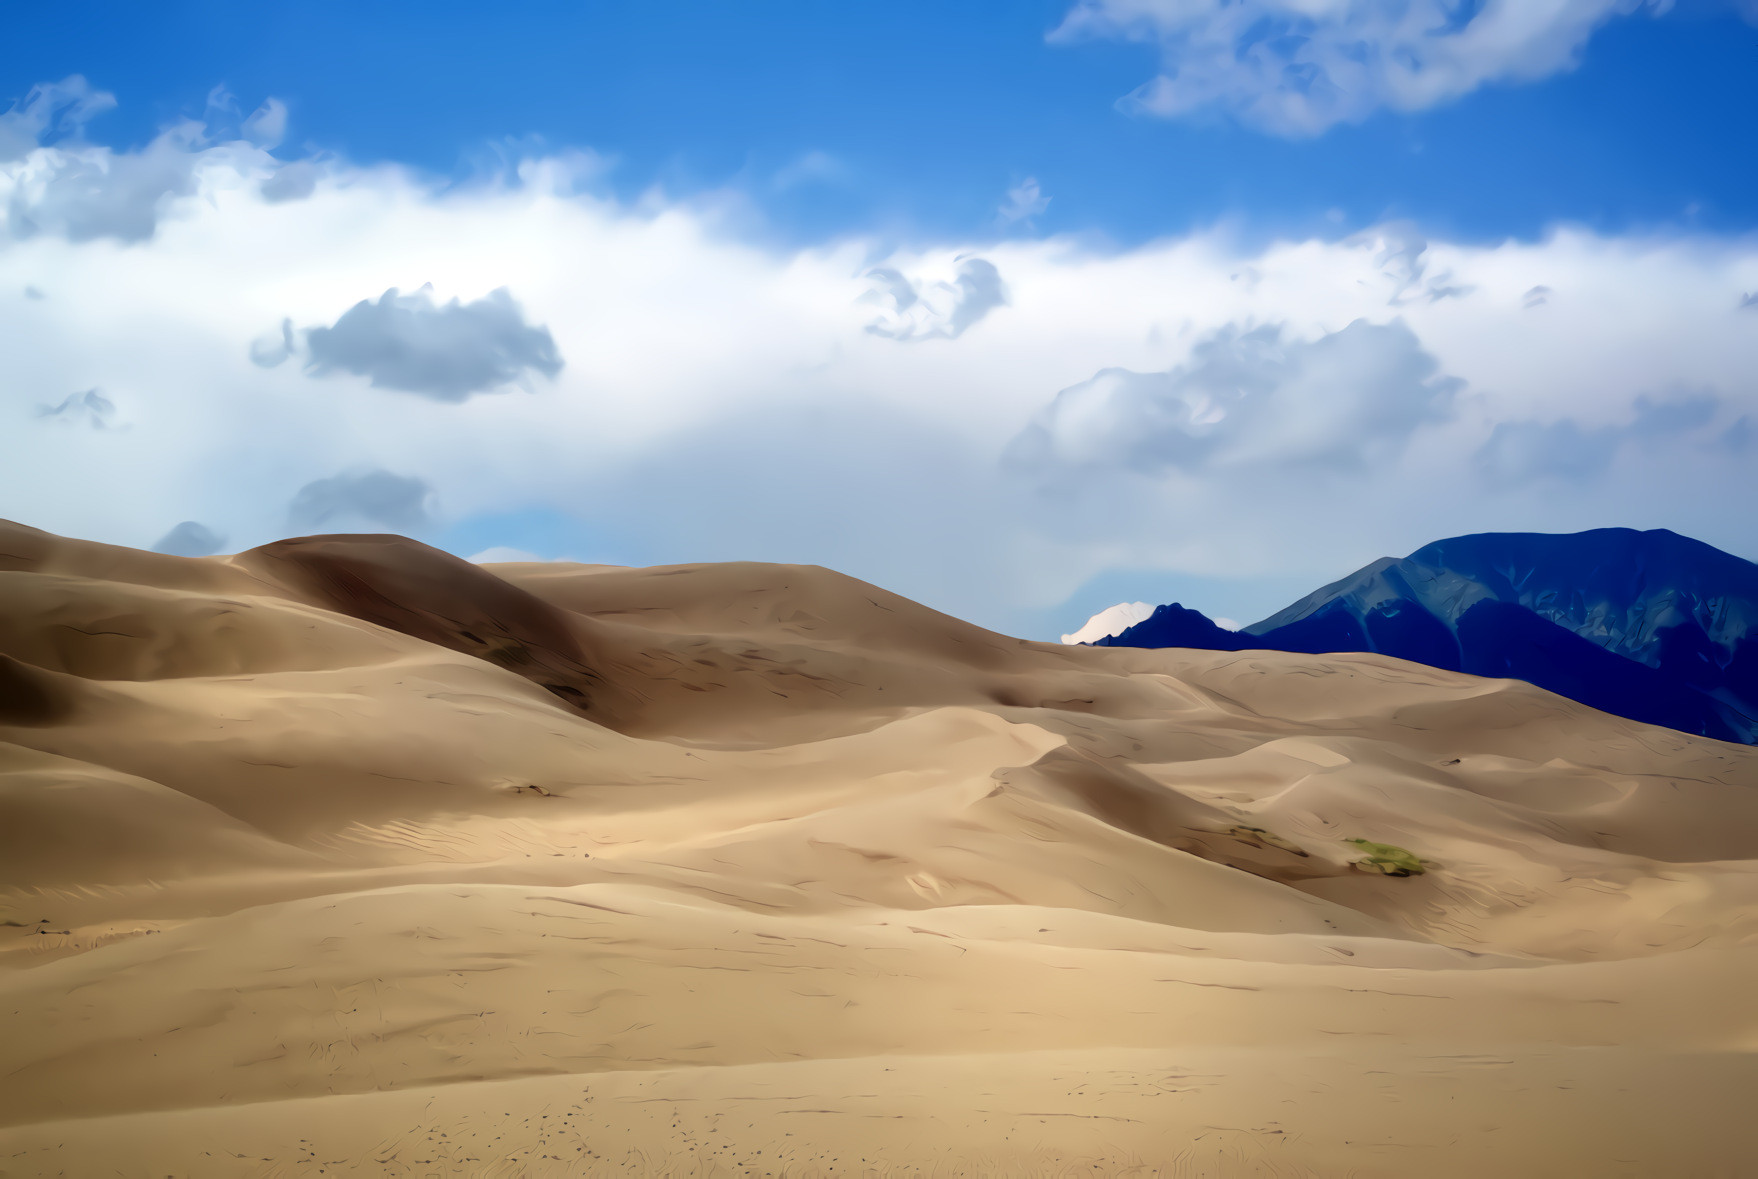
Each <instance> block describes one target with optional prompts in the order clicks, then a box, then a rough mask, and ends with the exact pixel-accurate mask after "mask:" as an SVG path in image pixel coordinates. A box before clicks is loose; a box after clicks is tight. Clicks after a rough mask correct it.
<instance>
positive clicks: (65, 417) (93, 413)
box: [37, 389, 116, 430]
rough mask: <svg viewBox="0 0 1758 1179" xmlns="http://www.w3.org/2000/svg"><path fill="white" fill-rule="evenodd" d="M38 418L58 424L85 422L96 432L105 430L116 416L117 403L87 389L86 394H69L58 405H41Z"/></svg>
mask: <svg viewBox="0 0 1758 1179" xmlns="http://www.w3.org/2000/svg"><path fill="white" fill-rule="evenodd" d="M37 416H38V417H40V418H49V419H52V420H54V421H58V422H68V423H72V422H83V423H84V424H86V425H88V426H90V427H91V428H92V429H94V430H103V429H106V428H108V427H109V425H110V421H111V419H112V418H114V417H115V416H116V403H115V402H113V401H111V400H110V399H109V398H108V397H105V396H104V395H103V394H102V393H99V392H98V391H97V390H96V389H87V390H86V391H85V392H84V393H71V394H69V395H68V396H66V397H64V398H62V399H61V401H60V403H59V404H57V405H39V406H38V407H37Z"/></svg>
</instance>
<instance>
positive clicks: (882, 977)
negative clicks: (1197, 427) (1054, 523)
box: [0, 525, 1758, 1175]
mask: <svg viewBox="0 0 1758 1179" xmlns="http://www.w3.org/2000/svg"><path fill="white" fill-rule="evenodd" d="M0 605H3V609H0V921H4V922H5V924H3V925H0V1009H4V1010H5V1011H7V1012H10V1013H12V1017H11V1019H10V1021H9V1031H8V1035H6V1036H4V1037H0V1173H3V1174H14V1173H16V1174H20V1175H24V1174H37V1173H44V1172H55V1171H66V1172H68V1173H100V1172H107V1171H108V1170H113V1169H115V1168H117V1167H122V1168H124V1169H128V1168H133V1169H135V1170H141V1171H146V1172H152V1171H158V1172H159V1173H179V1174H183V1173H188V1174H212V1175H223V1174H238V1173H251V1172H252V1171H253V1170H261V1171H262V1172H263V1173H271V1172H272V1171H273V1170H274V1168H276V1167H289V1168H296V1169H300V1170H306V1169H310V1170H315V1169H316V1168H317V1167H319V1166H321V1167H323V1168H324V1169H325V1170H326V1173H360V1174H428V1173H433V1172H450V1171H458V1172H466V1173H479V1174H497V1173H499V1174H509V1175H510V1174H558V1175H562V1174H579V1173H587V1172H590V1171H593V1170H594V1169H596V1170H600V1171H604V1172H615V1171H618V1170H624V1171H635V1172H641V1171H646V1172H653V1173H657V1172H664V1171H667V1170H672V1171H688V1172H690V1173H702V1174H738V1173H749V1172H772V1173H776V1174H792V1173H838V1174H841V1173H850V1174H860V1173H886V1172H891V1171H901V1172H908V1171H912V1170H921V1171H927V1170H932V1169H934V1168H939V1169H940V1170H941V1171H944V1172H946V1173H993V1172H1003V1173H1032V1172H1035V1171H1049V1172H1060V1173H1091V1174H1116V1173H1125V1172H1127V1171H1129V1170H1130V1169H1131V1168H1135V1169H1136V1170H1137V1172H1138V1173H1168V1174H1192V1175H1204V1174H1258V1173H1275V1174H1291V1175H1293V1174H1322V1175H1329V1174H1343V1173H1353V1174H1360V1175H1394V1174H1398V1175H1403V1174H1428V1175H1479V1174H1483V1173H1485V1172H1486V1171H1489V1170H1491V1169H1492V1168H1493V1169H1500V1170H1502V1171H1504V1172H1507V1173H1511V1174H1537V1173H1598V1174H1631V1175H1704V1174H1720V1173H1737V1172H1738V1171H1739V1170H1740V1168H1741V1167H1743V1166H1746V1165H1747V1163H1748V1161H1749V1158H1750V1152H1751V1151H1752V1150H1753V1148H1754V1147H1758V1138H1755V1135H1754V1132H1753V1131H1752V1130H1751V1129H1750V1128H1749V1127H1748V1119H1747V1117H1746V1110H1745V1109H1744V1106H1745V1104H1746V1102H1745V1100H1744V1096H1743V1095H1745V1094H1749V1093H1750V1092H1752V1091H1753V1089H1754V1087H1755V1086H1758V1057H1754V1052H1755V1051H1758V1014H1754V1009H1753V1006H1752V1004H1751V1002H1750V997H1749V995H1750V983H1751V980H1752V978H1754V977H1758V939H1755V935H1758V749H1753V748H1748V747H1742V746H1736V745H1731V744H1726V743H1722V742H1717V741H1713V740H1708V739H1704V738H1698V737H1692V736H1688V735H1686V734H1682V733H1679V732H1675V731H1672V730H1668V729H1662V728H1656V727H1651V726H1646V725H1642V724H1638V723H1635V722H1632V721H1626V720H1621V719H1618V718H1615V717H1611V716H1607V715H1604V714H1601V713H1597V712H1594V711H1592V710H1591V709H1588V708H1586V707H1584V706H1582V705H1579V704H1576V703H1573V702H1571V701H1568V700H1565V699H1562V698H1560V697H1557V696H1553V695H1550V694H1548V693H1546V692H1543V691H1541V690H1539V689H1537V688H1533V687H1531V686H1529V685H1526V684H1523V683H1518V682H1515V681H1504V680H1483V679H1476V678H1472V677H1469V676H1464V675H1459V674H1454V673H1449V672H1445V671H1440V670H1437V669H1434V668H1430V667H1425V666H1421V665H1417V664H1412V663H1405V662H1400V661H1398V660H1393V659H1389V658H1385V657H1381V656H1377V655H1366V654H1363V655H1324V656H1309V655H1293V654H1282V653H1276V652H1251V651H1246V652H1210V651H1188V650H1175V649H1168V650H1145V649H1129V648H1082V647H1067V646H1061V645H1054V644H1045V643H1032V642H1025V641H1022V640H1017V639H1012V638H1007V637H1004V636H1001V635H996V634H993V633H990V632H987V631H984V630H981V629H980V628H977V627H974V626H970V625H967V624H965V623H962V622H959V621H958V620H956V619H952V618H949V617H946V616H944V615H940V614H937V613H935V612H933V611H931V610H928V609H926V608H925V607H922V606H920V605H918V604H916V603H913V602H910V601H908V600H907V599H904V598H901V597H898V596H897V595H894V594H890V593H887V592H886V591H883V590H880V589H878V588H876V587H873V586H870V585H867V584H865V583H862V582H859V581H856V580H854V579H852V578H848V577H844V576H842V575H839V574H836V573H833V572H830V571H828V570H824V569H819V568H812V567H797V566H777V565H758V564H728V565H701V566H676V567H668V568H655V569H623V568H616V567H606V566H568V565H553V566H552V565H535V564H514V565H503V566H494V565H488V566H474V565H470V564H469V563H467V562H463V561H460V560H458V559H457V558H454V557H451V556H449V555H447V554H444V553H440V552H438V551H436V550H433V549H430V548H427V547H426V546H423V545H420V544H418V543H416V542H413V541H410V540H407V539H404V538H399V537H370V536H336V537H308V538H302V539H298V540H289V541H282V542H278V543H276V544H273V545H268V546H265V547H263V548H260V549H256V550H252V551H250V552H247V553H243V554H239V555H237V556H234V557H215V558H199V559H185V558H176V557H167V556H162V555H158V554H150V553H136V552H133V551H131V550H125V549H116V548H111V547H107V546H101V545H93V544H85V543H82V542H75V541H69V540H64V539H60V538H56V537H52V536H49V535H47V534H45V533H41V532H37V531H35V530H31V529H27V528H23V527H21V526H17V525H0ZM1389 868H1397V869H1398V870H1399V871H1398V872H1391V871H1389V870H1388V869H1389ZM1405 873H1407V874H1405ZM1583 1160H1587V1161H1589V1162H1591V1163H1592V1164H1594V1165H1592V1166H1589V1167H1586V1168H1583V1166H1582V1162H1583Z"/></svg>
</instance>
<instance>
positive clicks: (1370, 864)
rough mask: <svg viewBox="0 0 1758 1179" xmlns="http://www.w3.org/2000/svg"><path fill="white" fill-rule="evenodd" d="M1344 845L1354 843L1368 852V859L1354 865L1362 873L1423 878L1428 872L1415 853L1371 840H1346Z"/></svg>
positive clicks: (1426, 866)
mask: <svg viewBox="0 0 1758 1179" xmlns="http://www.w3.org/2000/svg"><path fill="white" fill-rule="evenodd" d="M1343 842H1344V843H1353V844H1354V845H1355V846H1356V847H1359V848H1360V849H1361V850H1362V851H1364V852H1366V853H1367V855H1366V858H1365V859H1360V860H1356V861H1355V862H1354V864H1353V865H1352V866H1353V867H1355V868H1356V869H1358V870H1359V871H1362V872H1378V873H1380V874H1381V875H1382V876H1421V875H1422V874H1423V873H1424V872H1426V871H1428V865H1427V864H1425V863H1424V862H1423V861H1422V859H1421V857H1419V856H1418V855H1417V854H1416V853H1415V852H1410V851H1405V850H1404V849H1403V848H1401V847H1395V846H1393V845H1392V844H1389V843H1375V842H1373V841H1372V840H1371V839H1345V840H1344V841H1343Z"/></svg>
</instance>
